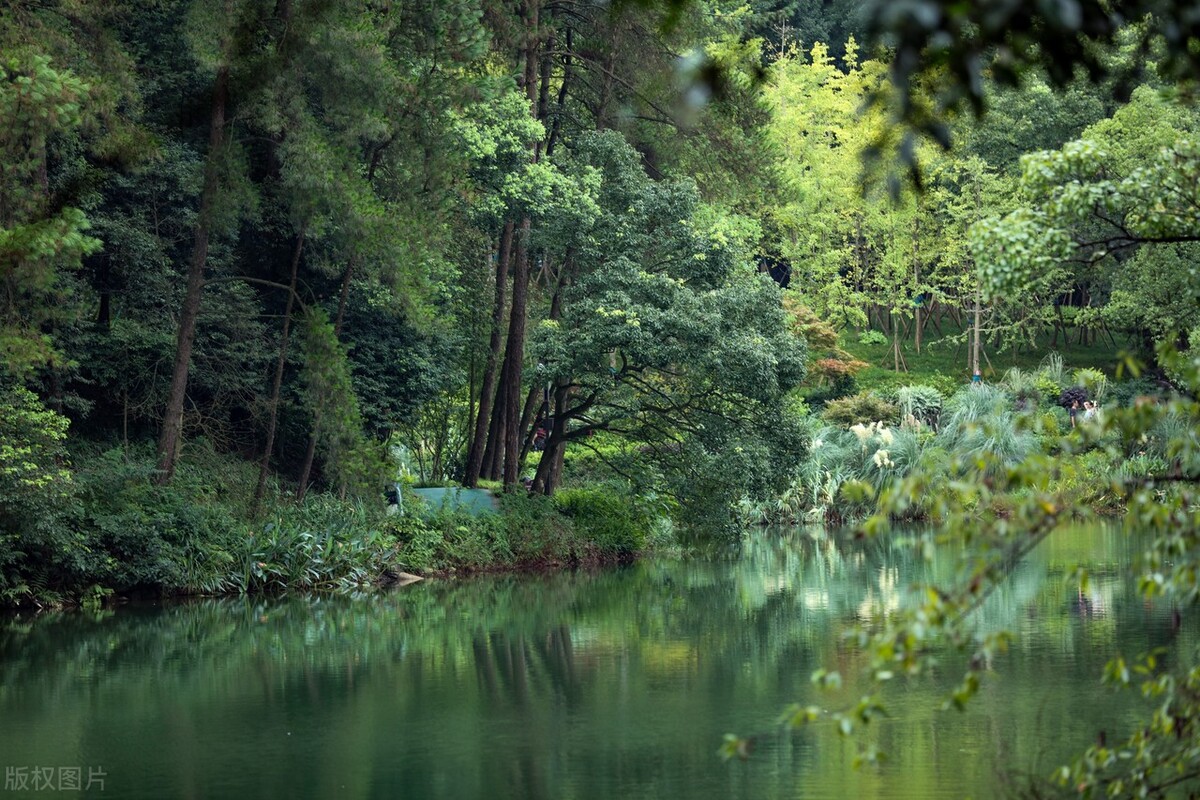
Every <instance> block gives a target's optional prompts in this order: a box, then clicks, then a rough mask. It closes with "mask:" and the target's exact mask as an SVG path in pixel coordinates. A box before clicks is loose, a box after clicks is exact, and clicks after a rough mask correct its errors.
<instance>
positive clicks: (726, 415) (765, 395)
mask: <svg viewBox="0 0 1200 800" xmlns="http://www.w3.org/2000/svg"><path fill="white" fill-rule="evenodd" d="M564 169H566V170H567V171H568V172H572V171H575V170H580V169H583V170H596V171H598V173H599V175H600V176H601V179H602V182H601V184H600V186H599V194H598V196H597V202H598V204H599V209H600V214H599V215H598V216H597V217H596V218H595V221H594V223H593V224H591V225H590V226H588V227H576V229H575V233H574V236H572V237H571V238H570V239H568V240H567V243H566V244H565V246H566V247H567V248H568V250H569V252H570V253H571V256H570V262H569V269H570V283H569V284H568V285H566V286H565V287H564V289H563V293H562V298H561V302H562V311H561V317H560V318H559V319H558V320H553V321H551V320H548V321H546V322H544V323H542V324H541V325H540V326H539V327H538V329H537V332H536V337H535V340H536V348H535V352H536V354H537V358H538V361H539V375H540V377H541V379H542V380H543V381H545V382H546V384H547V385H548V391H549V392H550V396H551V410H550V414H551V417H552V424H551V426H550V431H549V435H548V437H547V441H546V445H545V449H544V450H543V452H542V456H541V458H540V460H539V462H538V468H537V474H536V476H535V478H534V485H533V488H534V490H535V491H543V492H545V493H547V494H549V493H552V492H553V491H554V490H555V488H556V487H557V485H558V482H559V479H560V475H559V470H560V468H561V467H560V463H561V457H562V452H563V448H565V446H566V445H567V444H568V443H578V444H580V445H581V446H587V442H588V438H589V437H590V436H591V435H592V434H593V433H596V432H599V431H606V432H609V433H612V434H616V435H618V436H620V437H621V438H623V439H626V440H627V441H629V442H630V443H633V444H635V445H641V446H643V447H644V448H645V455H646V457H647V458H648V459H649V460H650V461H651V462H652V463H653V464H655V465H656V466H657V468H658V469H659V470H661V471H662V473H663V474H664V475H665V476H666V478H667V481H668V483H669V485H670V486H671V487H673V489H674V491H675V492H676V493H683V492H684V491H685V489H686V490H687V491H689V492H690V495H689V496H690V497H691V499H693V500H697V501H699V495H701V494H702V493H705V492H707V495H708V497H707V503H705V504H704V505H703V508H705V509H709V510H717V511H720V510H721V509H722V507H724V509H725V511H724V513H725V514H728V508H729V504H730V501H731V499H732V498H733V497H736V496H737V495H738V494H739V493H741V492H743V491H748V492H760V491H764V490H765V489H766V488H767V487H769V486H771V485H773V484H774V483H775V481H777V480H779V479H780V477H781V471H779V467H780V465H781V464H785V463H787V457H788V455H794V453H795V452H796V450H797V448H802V447H803V442H802V437H800V436H799V434H798V432H797V431H795V430H793V429H792V428H790V427H789V424H790V421H789V418H788V417H787V415H786V414H785V413H784V412H783V410H782V403H783V398H784V396H785V394H786V392H787V391H788V390H789V389H791V388H792V387H793V386H795V385H796V384H797V383H798V382H799V380H800V379H801V378H802V377H803V375H804V361H805V355H806V348H805V346H804V343H803V341H802V340H799V339H797V338H795V337H794V336H793V335H792V334H791V333H790V331H789V330H788V327H787V322H786V316H785V314H784V311H783V308H782V306H781V303H780V298H779V293H778V288H777V287H776V285H775V284H774V283H773V282H772V281H770V280H769V278H767V276H765V275H761V274H760V273H758V272H757V271H755V270H754V269H753V268H752V267H751V265H750V263H749V259H748V252H749V249H748V246H747V244H746V243H745V242H738V241H737V240H735V239H729V238H727V237H726V235H725V232H723V231H722V230H720V228H709V227H705V226H703V225H702V224H701V223H700V222H699V220H698V218H697V211H698V205H697V197H696V193H695V189H694V188H693V187H692V186H690V185H688V184H683V183H655V182H652V181H650V180H649V179H648V177H647V176H646V175H645V173H644V171H643V170H642V168H641V166H640V165H639V163H638V160H637V157H636V154H635V153H634V152H633V151H632V150H631V149H630V148H629V147H628V145H626V144H625V143H624V142H622V141H621V140H620V138H619V137H618V136H616V135H614V134H594V135H591V136H588V137H579V138H578V139H577V140H576V142H575V152H574V153H573V154H572V156H571V158H570V160H569V161H568V162H567V163H564ZM746 420H754V421H755V422H754V424H751V425H747V424H745V421H746ZM789 437H790V438H789ZM785 453H786V454H788V455H785ZM717 464H722V467H721V468H720V469H719V470H717V469H716V465H717ZM782 472H786V470H782ZM723 504H724V505H723ZM693 508H694V509H696V510H699V509H700V508H701V505H700V504H699V502H697V503H696V504H693Z"/></svg>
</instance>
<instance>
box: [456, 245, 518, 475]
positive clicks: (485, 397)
mask: <svg viewBox="0 0 1200 800" xmlns="http://www.w3.org/2000/svg"><path fill="white" fill-rule="evenodd" d="M512 239H513V223H511V222H509V223H506V224H505V226H504V232H503V233H502V234H501V236H500V254H499V258H498V260H497V261H496V300H495V305H494V306H493V307H492V333H491V338H490V339H489V340H488V356H487V362H486V363H485V364H484V367H483V380H482V384H481V388H480V390H479V416H478V417H477V418H476V421H475V432H474V435H473V436H472V437H471V449H470V451H469V453H468V455H467V467H466V471H465V472H464V474H463V484H464V485H465V486H469V487H471V488H474V487H475V486H476V485H478V483H479V475H480V471H481V470H482V469H483V462H484V453H485V449H486V448H485V445H486V440H487V437H488V422H489V420H490V418H491V415H492V393H493V391H494V390H495V385H496V365H497V364H498V363H499V362H500V346H501V344H502V342H503V339H502V335H503V326H504V307H505V305H506V303H507V299H506V297H505V294H506V292H505V289H506V284H507V283H508V266H509V261H510V256H511V253H512Z"/></svg>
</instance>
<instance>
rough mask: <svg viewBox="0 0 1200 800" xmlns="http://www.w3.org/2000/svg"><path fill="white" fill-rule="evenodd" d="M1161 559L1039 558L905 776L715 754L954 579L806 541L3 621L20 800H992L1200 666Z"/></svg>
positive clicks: (830, 542) (1063, 542)
mask: <svg viewBox="0 0 1200 800" xmlns="http://www.w3.org/2000/svg"><path fill="white" fill-rule="evenodd" d="M1138 549H1139V548H1138V547H1137V545H1136V543H1135V542H1131V541H1130V540H1129V539H1127V538H1126V537H1125V536H1124V535H1123V534H1120V533H1118V532H1115V531H1108V530H1093V531H1088V532H1080V533H1071V534H1059V535H1057V536H1056V538H1055V539H1053V540H1052V541H1050V542H1049V543H1047V545H1044V546H1043V547H1042V548H1041V549H1040V550H1038V551H1037V552H1036V553H1035V554H1034V555H1033V557H1032V558H1031V559H1030V560H1029V561H1028V562H1027V563H1025V564H1023V565H1021V566H1020V567H1019V568H1017V569H1016V570H1015V571H1014V574H1013V575H1012V579H1011V582H1010V583H1008V584H1007V585H1006V586H1005V587H1004V588H1003V589H1002V591H1000V592H999V593H998V594H997V595H996V596H995V597H993V598H992V600H991V601H989V603H988V605H987V606H986V607H985V608H984V609H983V612H982V613H983V615H984V617H985V620H986V623H987V624H989V625H995V626H1000V625H1003V626H1008V627H1010V628H1011V629H1012V630H1014V631H1015V632H1016V640H1015V642H1014V646H1013V648H1012V651H1011V652H1010V653H1009V654H1008V655H1006V656H1005V657H1003V659H1002V660H1001V661H1000V662H998V663H997V664H996V668H997V671H996V674H995V675H994V676H993V677H992V678H991V679H990V680H988V681H986V682H985V685H984V688H983V690H982V692H981V694H980V696H979V697H978V698H977V700H976V701H975V702H974V703H973V704H972V706H971V707H970V709H969V710H968V711H967V712H966V713H958V712H941V711H938V710H937V707H938V705H939V698H940V697H941V696H942V695H943V694H944V693H945V691H946V690H947V688H948V687H949V686H950V685H951V683H952V679H953V676H952V674H951V671H950V670H949V669H947V670H946V674H945V675H944V676H942V677H935V678H933V679H922V680H915V681H904V682H898V683H897V684H896V686H895V687H894V688H893V689H892V690H890V692H889V697H888V702H889V706H890V709H891V712H892V717H891V718H890V719H889V720H888V721H886V722H884V723H882V724H881V725H880V726H879V727H878V728H877V729H876V730H875V731H874V733H873V734H872V741H874V742H876V743H877V744H878V745H879V746H880V747H882V748H883V749H885V750H886V751H887V752H888V755H889V759H888V761H887V762H886V763H885V765H884V766H883V767H882V768H879V769H865V770H858V771H856V770H854V769H853V768H852V766H851V763H850V762H851V759H852V756H853V749H852V747H851V746H850V745H849V744H848V743H846V742H843V741H841V740H840V739H839V738H838V737H837V736H836V735H835V734H833V733H832V731H828V730H819V731H806V732H802V733H799V734H797V735H794V736H769V737H765V738H764V739H763V740H762V741H761V743H760V744H759V746H758V749H757V750H756V752H755V753H754V756H753V757H752V758H751V759H750V760H749V761H748V762H746V763H731V764H726V763H722V762H721V761H720V760H719V759H718V758H717V756H716V751H717V748H718V746H719V744H720V741H721V737H722V735H723V734H724V733H726V732H729V731H736V732H739V733H751V732H755V731H767V730H771V729H772V726H773V721H774V720H775V719H776V718H777V717H778V715H779V712H780V711H781V709H782V708H783V706H784V705H785V704H787V703H790V702H801V703H805V704H808V703H818V704H821V703H828V700H827V699H826V698H823V697H822V696H820V695H818V694H817V693H816V692H815V690H814V689H813V688H812V686H811V684H810V682H809V675H810V673H811V672H812V670H813V669H815V668H817V667H822V666H824V667H830V668H836V669H839V670H841V671H842V672H843V674H847V675H850V674H853V673H855V671H856V670H857V669H858V668H859V667H860V656H859V655H858V654H856V652H855V651H854V650H853V649H852V648H849V647H847V646H846V645H845V644H843V643H842V642H841V640H840V639H839V635H838V632H839V630H841V629H842V628H843V627H844V626H845V625H846V624H847V623H850V622H853V621H854V620H856V619H865V620H869V619H872V618H877V616H878V615H879V614H881V613H883V611H884V610H886V609H889V608H893V607H895V606H896V605H897V604H899V603H901V602H903V597H904V595H905V593H906V591H907V590H908V587H909V586H911V585H912V584H913V583H914V582H916V581H920V580H926V579H930V578H936V577H944V576H946V575H949V574H951V573H952V571H953V569H954V556H953V554H950V553H942V554H939V556H938V559H937V560H935V561H934V562H932V563H925V562H923V561H922V560H921V559H919V558H918V557H917V556H916V554H915V552H914V550H913V549H912V548H911V547H907V546H904V545H903V544H902V543H899V542H890V543H883V542H875V543H867V544H863V543H855V542H852V541H840V540H838V539H837V538H828V537H817V536H814V535H811V534H808V533H804V532H800V531H795V532H789V533H785V534H767V533H763V534H756V535H755V537H754V538H753V539H752V540H751V541H749V542H747V543H746V544H745V545H744V546H743V547H741V548H739V549H730V550H728V551H723V552H721V553H717V554H714V555H711V556H708V557H704V558H692V559H687V560H682V561H680V560H651V561H648V562H646V563H642V564H638V565H636V566H633V567H628V568H621V569H613V570H609V571H604V572H599V573H594V574H575V575H553V576H532V577H529V576H525V577H499V578H490V577H484V578H475V579H471V580H467V581H462V582H426V583H422V584H417V585H414V586H410V587H407V588H404V589H402V590H397V591H395V592H391V593H387V594H383V595H375V596H365V597H360V598H337V599H327V598H290V599H289V598H284V599H271V600H228V601H204V602H195V603H188V604H169V605H165V606H137V607H132V606H129V607H124V608H120V609H118V610H115V611H105V612H102V613H96V614H93V613H85V612H76V613H63V614H45V615H41V616H39V617H33V616H30V615H26V616H23V617H15V618H13V617H9V618H3V619H0V768H3V769H4V771H5V773H6V778H7V779H11V780H9V782H8V785H7V786H6V789H9V790H11V789H12V788H13V785H14V784H13V782H12V780H15V779H16V774H17V773H15V772H13V770H14V769H19V768H25V769H30V768H33V767H35V766H42V767H51V768H52V769H55V770H57V769H59V768H70V767H79V768H80V770H81V772H82V780H81V782H82V783H84V784H86V783H87V782H88V778H89V775H88V773H89V770H99V771H102V772H103V777H102V778H101V777H99V776H95V777H96V782H95V783H94V785H93V789H92V791H91V792H78V791H62V790H61V789H58V788H57V784H55V786H56V791H55V792H50V791H47V790H45V789H43V790H42V791H40V792H38V791H32V790H31V791H29V792H28V793H27V796H30V797H35V796H36V797H44V796H49V795H52V796H65V795H72V794H74V795H80V794H87V795H89V796H97V797H121V798H192V797H212V798H252V797H272V798H274V797H277V798H304V797H319V798H325V797H330V798H332V797H338V798H343V797H344V798H359V797H379V798H471V797H488V798H493V797H496V798H502V797H513V798H618V797H620V798H691V797H696V798H708V797H734V798H763V797H829V798H835V797H836V798H843V797H880V798H883V797H887V798H928V797H940V796H945V797H966V796H974V797H993V796H997V795H998V794H1000V793H1001V792H1002V791H1003V790H1004V789H1005V787H1006V786H1008V785H1009V783H1008V781H1010V780H1011V778H1010V777H1006V775H1005V773H1004V770H1005V769H1008V770H1014V769H1015V770H1017V771H1022V772H1026V773H1029V772H1032V773H1034V774H1038V775H1045V774H1047V773H1049V772H1050V770H1051V769H1052V767H1053V766H1055V765H1056V764H1058V763H1059V760H1060V759H1061V758H1063V757H1065V756H1067V755H1068V754H1069V753H1070V752H1072V751H1073V750H1074V749H1076V748H1078V747H1080V746H1083V745H1086V743H1088V742H1089V741H1091V740H1092V739H1093V738H1094V737H1095V735H1096V732H1097V731H1098V730H1101V729H1103V730H1105V731H1107V732H1108V734H1109V736H1110V738H1111V737H1114V736H1116V735H1118V734H1120V733H1121V732H1122V731H1123V730H1124V728H1125V727H1126V726H1127V725H1128V724H1129V723H1130V720H1131V719H1132V717H1131V714H1132V713H1133V711H1134V710H1135V708H1136V699H1135V698H1133V697H1126V696H1125V695H1114V694H1113V693H1112V692H1111V691H1110V690H1108V689H1106V688H1104V687H1102V686H1101V685H1100V684H1099V674H1100V670H1101V666H1102V664H1103V662H1104V661H1105V660H1106V659H1107V658H1108V657H1110V656H1111V654H1112V653H1113V652H1114V651H1115V650H1116V649H1118V648H1119V649H1121V650H1122V651H1124V652H1127V653H1132V652H1134V651H1138V650H1141V649H1145V648H1146V647H1148V646H1157V645H1163V646H1166V647H1168V648H1171V649H1172V651H1174V650H1175V649H1176V648H1179V647H1185V646H1189V647H1190V646H1191V644H1192V643H1194V640H1195V638H1196V637H1195V635H1194V632H1193V630H1192V629H1191V628H1190V627H1189V626H1188V625H1185V626H1184V629H1183V631H1182V632H1180V633H1176V632H1173V631H1172V626H1171V620H1170V614H1169V610H1168V609H1167V608H1165V607H1161V606H1160V607H1155V606H1151V605H1148V604H1145V603H1143V602H1142V601H1141V599H1140V598H1138V597H1137V596H1136V595H1135V592H1134V587H1133V585H1132V584H1131V583H1130V582H1129V581H1128V580H1127V579H1126V578H1124V577H1122V574H1121V573H1122V570H1121V567H1122V566H1123V565H1126V564H1128V563H1129V562H1130V560H1131V559H1132V558H1134V557H1135V555H1136V552H1137V551H1138ZM1077 564H1083V565H1085V566H1087V567H1088V568H1089V569H1090V571H1091V574H1092V576H1093V580H1092V585H1091V587H1090V595H1089V596H1088V597H1085V598H1083V599H1082V601H1081V598H1080V597H1079V595H1078V593H1077V589H1076V587H1075V586H1073V585H1072V584H1070V582H1069V581H1067V580H1066V576H1067V574H1068V573H1069V572H1070V570H1071V569H1072V568H1073V567H1074V566H1075V565H1077ZM56 777H57V774H56ZM100 780H102V781H103V790H102V791H101V789H100V783H99V781H100ZM43 785H44V784H43ZM31 788H32V787H31ZM10 795H11V796H20V795H21V793H20V792H15V793H14V792H12V791H8V792H2V791H0V796H3V797H7V796H10Z"/></svg>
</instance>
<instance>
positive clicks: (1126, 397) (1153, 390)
mask: <svg viewBox="0 0 1200 800" xmlns="http://www.w3.org/2000/svg"><path fill="white" fill-rule="evenodd" d="M1160 395H1162V388H1161V387H1160V386H1159V385H1158V383H1156V382H1155V381H1153V380H1151V379H1149V378H1133V379H1131V380H1127V381H1117V382H1116V383H1113V384H1112V386H1111V388H1110V390H1109V397H1110V399H1111V400H1112V401H1113V402H1114V403H1117V404H1118V405H1121V406H1124V407H1126V408H1128V407H1130V406H1132V405H1133V404H1134V403H1136V402H1137V399H1138V398H1139V397H1159V396H1160Z"/></svg>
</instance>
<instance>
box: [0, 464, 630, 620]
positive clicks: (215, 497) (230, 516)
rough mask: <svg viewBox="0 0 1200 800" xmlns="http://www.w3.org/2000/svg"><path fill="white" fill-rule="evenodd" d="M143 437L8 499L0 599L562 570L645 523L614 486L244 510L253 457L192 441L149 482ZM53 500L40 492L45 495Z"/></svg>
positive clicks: (270, 503) (321, 498)
mask: <svg viewBox="0 0 1200 800" xmlns="http://www.w3.org/2000/svg"><path fill="white" fill-rule="evenodd" d="M153 468H154V458H153V452H152V450H151V449H150V447H149V446H148V445H146V446H134V447H130V448H124V447H105V446H103V445H100V444H96V443H79V442H76V443H74V444H73V446H72V450H71V452H70V453H69V457H68V459H67V461H66V465H65V466H64V468H63V469H62V471H61V473H60V475H59V476H58V480H57V481H56V483H55V484H54V485H53V486H52V487H49V489H48V487H46V486H41V487H37V488H38V494H37V497H38V498H40V499H39V500H38V502H36V503H22V502H20V501H21V498H20V497H8V498H3V499H5V500H7V501H8V502H6V503H4V504H2V505H0V510H2V511H3V523H4V525H3V528H0V539H2V541H0V544H3V545H4V546H3V547H0V606H3V605H10V606H11V605H42V606H58V605H73V604H81V603H88V604H96V603H103V602H106V601H107V600H109V599H111V598H114V597H119V596H122V595H130V594H141V595H146V594H151V595H217V594H243V593H260V592H280V591H292V590H304V591H351V590H362V589H369V588H371V587H373V586H376V585H379V584H380V583H386V582H388V581H389V579H391V578H393V577H394V576H395V575H397V574H398V573H401V572H410V573H419V574H426V573H450V572H471V571H481V570H488V571H494V570H500V569H507V570H518V569H534V568H550V567H558V568H562V567H570V566H575V565H582V564H597V563H604V562H615V561H619V560H623V559H629V558H632V557H634V556H635V555H636V554H637V553H638V552H640V551H641V550H642V549H643V548H645V547H646V546H647V541H648V536H649V534H650V531H651V529H652V527H653V526H652V524H651V523H652V520H651V517H650V516H649V515H648V514H644V513H642V512H641V511H640V510H639V509H638V507H637V506H636V504H631V503H630V502H628V501H627V498H623V497H621V496H620V494H619V493H618V492H617V491H616V490H615V489H613V488H610V487H602V486H598V487H592V488H586V489H572V490H566V491H563V492H561V493H560V494H559V495H558V496H556V497H555V498H553V499H550V498H544V497H527V496H525V495H523V494H520V495H511V496H506V497H503V498H502V499H501V502H500V513H495V514H483V515H480V516H472V515H470V514H468V513H466V512H461V511H459V512H456V511H446V510H434V509H423V508H422V507H421V505H422V504H421V503H420V501H419V500H417V499H416V498H415V497H414V498H408V499H407V502H406V507H407V508H409V509H411V511H410V513H408V514H406V515H403V516H400V515H389V514H388V513H387V507H386V506H385V505H384V502H383V499H382V494H381V495H380V497H379V498H370V499H369V500H360V501H354V500H343V499H339V498H338V497H336V496H334V495H331V494H327V493H311V494H310V495H309V496H308V497H307V498H306V499H305V500H304V501H303V502H295V501H294V500H293V499H291V495H290V493H288V492H287V491H285V489H286V488H287V487H280V486H274V487H272V490H271V492H270V494H269V497H268V500H267V502H266V503H265V505H264V508H263V510H262V512H261V513H259V514H258V515H252V514H251V513H250V512H249V509H250V508H251V506H252V494H253V488H254V485H255V478H256V470H257V467H256V465H254V464H252V463H250V462H247V461H244V460H242V459H239V458H237V457H236V456H231V455H223V454H219V453H216V452H214V451H212V450H211V449H208V448H206V447H204V446H202V445H194V446H192V447H190V448H189V449H188V451H187V453H186V455H185V457H184V458H183V459H182V461H181V464H180V466H179V469H178V471H177V473H176V476H175V480H174V481H173V482H172V483H171V484H170V485H169V486H158V485H156V484H155V483H154V482H153V481H152V480H151V476H152V474H153V472H152V471H153ZM51 494H52V495H53V497H52V498H51V499H50V501H49V502H47V501H46V498H48V497H50V495H51Z"/></svg>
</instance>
